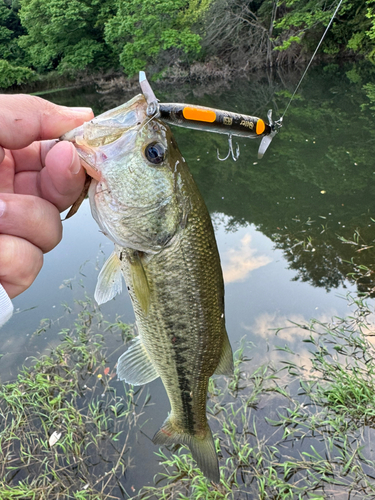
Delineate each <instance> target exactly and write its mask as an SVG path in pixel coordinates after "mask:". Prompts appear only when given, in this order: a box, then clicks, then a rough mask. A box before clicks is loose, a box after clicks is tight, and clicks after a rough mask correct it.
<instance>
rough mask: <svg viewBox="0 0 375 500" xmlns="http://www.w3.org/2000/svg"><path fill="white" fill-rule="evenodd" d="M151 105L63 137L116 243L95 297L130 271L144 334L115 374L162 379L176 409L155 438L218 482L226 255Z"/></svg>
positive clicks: (227, 366)
mask: <svg viewBox="0 0 375 500" xmlns="http://www.w3.org/2000/svg"><path fill="white" fill-rule="evenodd" d="M146 108H147V103H146V101H145V98H144V96H143V95H142V94H140V95H138V96H136V97H134V98H133V99H131V100H130V101H129V102H128V103H126V104H124V105H122V106H119V107H118V108H115V109H113V110H111V111H108V112H106V113H104V114H102V115H100V116H98V117H97V118H94V119H93V120H92V121H90V122H87V123H86V124H84V125H83V126H81V127H79V128H78V129H75V130H74V131H72V132H69V133H68V134H66V135H65V137H64V139H68V140H71V141H73V142H74V143H75V146H76V148H77V150H78V153H79V155H80V157H81V159H82V162H83V164H84V166H85V167H86V169H87V171H88V173H89V174H90V175H92V176H93V177H94V179H93V180H92V182H91V185H90V189H89V198H90V204H91V210H92V214H93V217H94V219H95V220H96V222H97V223H98V225H99V227H100V228H101V230H102V231H103V232H104V234H106V235H107V236H108V237H109V238H110V239H111V240H112V241H113V242H114V243H115V250H114V252H113V254H112V255H111V257H110V258H109V259H108V261H107V262H106V263H105V265H104V266H103V268H102V270H101V272H100V274H99V277H98V283H97V287H96V291H95V298H96V300H97V302H98V303H99V304H100V303H103V302H106V301H108V300H110V299H111V298H113V297H114V296H115V295H116V294H117V293H119V292H120V291H121V289H122V275H123V276H124V278H125V282H126V285H127V288H128V291H129V294H130V298H131V301H132V303H133V307H134V312H135V317H136V324H137V329H138V336H137V337H136V338H135V339H134V340H133V341H131V342H130V343H129V344H128V345H127V346H126V351H125V352H124V354H122V356H121V357H120V358H119V361H118V366H117V373H118V377H119V378H120V379H122V380H125V381H126V382H127V383H129V384H134V385H142V384H146V383H148V382H151V381H152V380H154V379H156V378H157V377H161V379H162V382H163V384H164V387H165V389H166V391H167V394H168V397H169V400H170V404H171V411H170V414H169V416H168V418H167V419H166V421H165V422H164V424H163V426H162V427H161V429H160V430H159V431H158V432H157V433H156V434H155V436H154V438H153V442H154V443H155V444H166V445H169V444H172V443H181V444H185V445H187V446H188V447H189V448H190V450H191V453H192V456H193V458H194V459H195V460H196V462H197V464H198V466H199V467H200V469H201V470H202V472H203V473H204V474H205V476H206V477H207V478H209V479H211V480H213V481H215V482H219V479H220V475H219V467H218V460H217V456H216V451H215V445H214V441H213V438H212V434H211V430H210V428H209V425H208V422H207V417H206V399H207V388H208V381H209V377H210V376H211V375H213V374H214V373H216V374H226V375H230V374H231V373H232V371H233V355H232V350H231V347H230V343H229V340H228V336H227V333H226V330H225V317H224V285H223V278H222V271H221V266H220V259H219V254H218V250H217V246H216V241H215V236H214V231H213V228H212V223H211V219H210V216H209V213H208V211H207V208H206V206H205V203H204V201H203V199H202V197H201V195H200V193H199V191H198V188H197V186H196V184H195V182H194V180H193V178H192V176H191V174H190V172H189V170H188V167H187V164H186V162H185V160H184V158H183V157H182V155H181V153H180V151H179V149H178V146H177V144H176V141H175V139H174V138H173V136H172V134H171V131H170V129H169V128H168V126H167V125H165V124H164V123H163V122H161V121H159V120H157V119H155V118H152V119H150V118H149V117H148V116H147V114H146Z"/></svg>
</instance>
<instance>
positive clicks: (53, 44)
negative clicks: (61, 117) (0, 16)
mask: <svg viewBox="0 0 375 500" xmlns="http://www.w3.org/2000/svg"><path fill="white" fill-rule="evenodd" d="M112 4H113V0H105V1H102V0H21V10H20V12H19V15H20V18H21V22H22V25H23V26H24V28H25V29H26V30H27V34H26V35H23V36H21V37H20V39H19V45H20V46H21V47H22V48H24V49H25V51H26V52H27V54H28V56H29V58H30V62H31V64H32V66H33V67H35V68H36V69H37V70H38V71H39V72H43V71H48V70H51V69H57V70H59V71H61V72H64V71H71V70H76V69H84V68H87V67H90V68H94V69H99V68H106V67H108V66H111V65H113V64H114V59H113V54H112V51H111V50H110V49H109V47H108V46H107V45H106V44H105V42H104V40H103V31H104V20H105V19H107V18H108V17H110V16H111V15H112V12H113V11H112Z"/></svg>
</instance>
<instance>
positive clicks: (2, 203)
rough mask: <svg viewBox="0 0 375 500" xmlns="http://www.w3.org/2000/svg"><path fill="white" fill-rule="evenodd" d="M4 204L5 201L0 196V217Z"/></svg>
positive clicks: (4, 207)
mask: <svg viewBox="0 0 375 500" xmlns="http://www.w3.org/2000/svg"><path fill="white" fill-rule="evenodd" d="M6 206H7V205H6V203H5V201H4V200H2V199H1V198H0V217H1V216H2V215H3V214H4V212H5V209H6Z"/></svg>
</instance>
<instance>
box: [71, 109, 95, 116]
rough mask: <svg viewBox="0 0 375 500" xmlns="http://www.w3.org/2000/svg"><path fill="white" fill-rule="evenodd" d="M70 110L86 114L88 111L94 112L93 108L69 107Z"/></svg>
mask: <svg viewBox="0 0 375 500" xmlns="http://www.w3.org/2000/svg"><path fill="white" fill-rule="evenodd" d="M69 109H70V111H72V112H73V113H78V114H81V113H82V114H85V115H87V114H88V113H92V109H91V108H69Z"/></svg>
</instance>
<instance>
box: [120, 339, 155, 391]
mask: <svg viewBox="0 0 375 500" xmlns="http://www.w3.org/2000/svg"><path fill="white" fill-rule="evenodd" d="M126 347H127V349H126V351H125V352H124V354H122V355H121V356H120V357H119V360H118V363H117V376H118V378H119V379H120V380H124V381H125V382H127V383H128V384H132V385H144V384H148V383H149V382H152V380H155V379H156V378H158V377H159V374H158V372H157V371H156V368H155V367H154V365H153V363H152V361H151V358H150V356H149V355H148V352H147V351H146V348H145V346H144V345H143V344H142V341H141V339H140V338H139V337H136V338H135V339H133V340H131V341H130V342H129V343H128V344H127V346H126Z"/></svg>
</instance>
